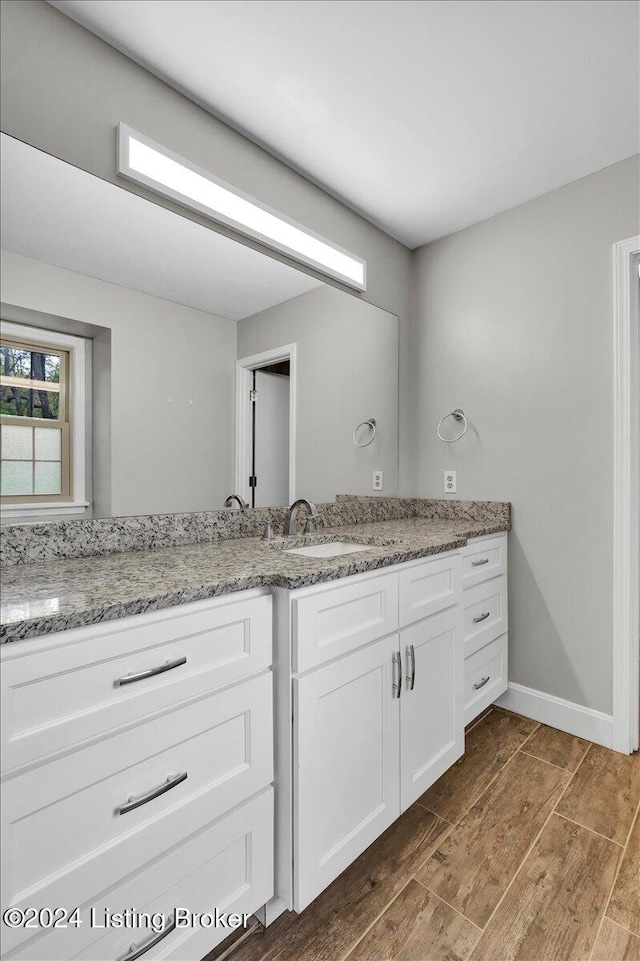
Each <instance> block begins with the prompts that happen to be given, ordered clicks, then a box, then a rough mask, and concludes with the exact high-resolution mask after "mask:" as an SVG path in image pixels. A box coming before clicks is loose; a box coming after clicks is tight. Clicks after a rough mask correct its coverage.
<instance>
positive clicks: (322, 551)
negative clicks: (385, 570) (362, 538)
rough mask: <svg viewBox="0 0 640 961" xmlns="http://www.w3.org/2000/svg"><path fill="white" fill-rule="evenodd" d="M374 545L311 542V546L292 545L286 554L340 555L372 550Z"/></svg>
mask: <svg viewBox="0 0 640 961" xmlns="http://www.w3.org/2000/svg"><path fill="white" fill-rule="evenodd" d="M374 546H375V545H374V544H354V543H353V541H330V542H329V543H328V544H311V545H310V546H309V547H291V548H289V550H285V554H300V555H301V557H340V556H341V555H342V554H355V553H357V551H370V550H371V548H372V547H374Z"/></svg>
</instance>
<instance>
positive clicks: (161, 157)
mask: <svg viewBox="0 0 640 961" xmlns="http://www.w3.org/2000/svg"><path fill="white" fill-rule="evenodd" d="M118 173H119V174H120V176H122V177H126V178H127V179H128V180H132V181H134V183H139V184H143V185H144V186H145V187H148V188H149V189H150V190H154V191H156V193H159V194H162V195H163V196H165V197H170V198H171V199H172V200H176V201H177V202H178V203H180V204H182V205H183V206H185V207H190V208H191V209H192V210H197V211H198V212H199V213H203V214H205V215H206V216H207V217H210V218H211V219H212V220H216V221H218V222H219V223H223V224H226V225H227V226H228V227H231V228H233V229H234V230H237V231H238V232H239V233H242V234H245V235H246V236H247V237H252V238H253V239H254V240H258V241H260V243H263V244H265V245H266V246H267V247H272V248H273V249H274V250H279V251H281V252H282V253H284V254H286V255H287V256H288V257H291V259H292V260H298V261H300V263H303V264H307V265H308V266H310V267H313V268H314V270H317V271H318V272H319V273H323V274H327V275H328V276H329V277H334V278H336V279H337V280H340V281H341V282H342V283H343V284H346V285H347V286H349V287H354V288H355V289H356V290H366V289H367V283H366V268H367V265H366V261H364V260H361V259H360V257H355V256H354V255H353V254H350V253H348V252H347V251H346V250H342V249H341V248H340V247H337V246H336V245H335V244H332V243H330V242H329V241H328V240H324V239H323V238H322V237H318V236H317V234H314V233H312V232H311V231H309V230H306V229H305V228H304V227H301V226H299V225H298V224H295V223H294V222H293V221H291V220H288V219H287V218H285V217H283V216H282V215H281V214H278V213H276V212H275V211H272V210H270V209H269V208H268V207H265V206H264V205H263V204H261V203H259V202H258V201H257V200H254V199H253V198H252V197H249V196H247V195H246V194H243V193H242V192H241V191H239V190H236V189H235V188H233V187H230V186H229V185H228V184H225V183H224V182H223V181H221V180H217V179H216V178H215V177H213V176H212V175H211V174H210V173H208V172H207V171H206V170H203V169H202V168H201V167H197V166H196V165H195V164H192V163H190V162H189V161H188V160H185V159H184V157H180V156H178V154H175V153H173V152H172V151H170V150H167V149H166V147H162V146H160V144H157V143H154V141H153V140H149V138H148V137H145V136H144V134H141V133H137V131H135V130H132V129H131V127H127V126H126V125H125V124H122V123H121V124H118Z"/></svg>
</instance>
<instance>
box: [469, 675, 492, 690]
mask: <svg viewBox="0 0 640 961" xmlns="http://www.w3.org/2000/svg"><path fill="white" fill-rule="evenodd" d="M490 680H491V675H490V674H487V676H486V677H483V678H482V680H481V681H478V683H477V684H474V685H473V689H474V691H479V690H480V688H481V687H484V686H485V684H488V683H489V681H490Z"/></svg>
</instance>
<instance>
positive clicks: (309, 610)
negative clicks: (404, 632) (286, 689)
mask: <svg viewBox="0 0 640 961" xmlns="http://www.w3.org/2000/svg"><path fill="white" fill-rule="evenodd" d="M292 605H293V606H292V628H293V639H294V643H293V653H292V657H293V671H294V673H296V672H297V673H300V672H302V671H307V670H309V668H312V667H316V666H317V665H318V664H324V663H325V662H326V661H330V660H332V659H333V658H334V657H339V656H340V655H342V654H347V653H348V652H349V651H353V650H355V648H357V647H362V645H363V644H368V643H369V642H370V641H375V640H377V639H378V638H380V637H385V635H387V634H391V633H392V632H393V631H395V630H397V628H398V575H397V574H395V573H394V574H383V575H381V576H379V577H378V576H376V577H370V578H369V577H368V578H364V579H362V580H360V579H359V580H358V581H357V582H355V583H353V582H352V583H350V584H344V585H343V586H341V587H336V586H334V585H331V586H330V587H328V588H322V589H320V590H317V591H314V592H313V593H309V594H305V595H303V596H300V597H296V596H295V595H294V599H293V601H292Z"/></svg>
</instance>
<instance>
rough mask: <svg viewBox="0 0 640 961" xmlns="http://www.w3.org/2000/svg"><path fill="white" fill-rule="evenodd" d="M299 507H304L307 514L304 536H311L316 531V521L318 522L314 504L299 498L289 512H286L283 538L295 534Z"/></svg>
mask: <svg viewBox="0 0 640 961" xmlns="http://www.w3.org/2000/svg"><path fill="white" fill-rule="evenodd" d="M299 507H304V508H305V509H306V512H307V522H306V524H305V525H304V532H305V534H313V532H314V531H315V529H316V521H317V520H318V512H317V510H316V506H315V504H312V503H311V502H310V501H307V500H305V499H304V497H299V498H298V500H297V501H294V502H293V504H292V505H291V507H290V508H289V510H288V511H287V516H286V517H285V519H284V536H285V537H294V536H295V534H296V533H297V527H296V511H297V510H298V508H299Z"/></svg>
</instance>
